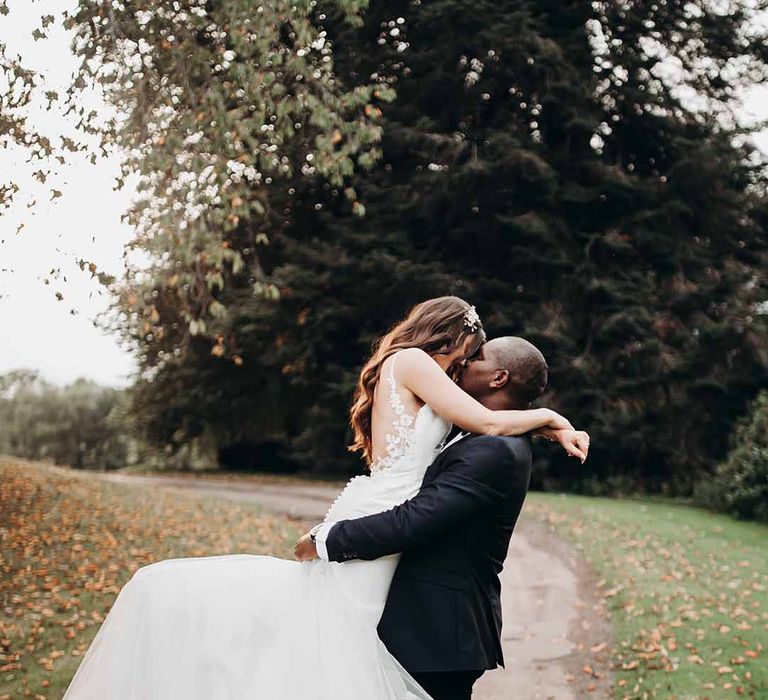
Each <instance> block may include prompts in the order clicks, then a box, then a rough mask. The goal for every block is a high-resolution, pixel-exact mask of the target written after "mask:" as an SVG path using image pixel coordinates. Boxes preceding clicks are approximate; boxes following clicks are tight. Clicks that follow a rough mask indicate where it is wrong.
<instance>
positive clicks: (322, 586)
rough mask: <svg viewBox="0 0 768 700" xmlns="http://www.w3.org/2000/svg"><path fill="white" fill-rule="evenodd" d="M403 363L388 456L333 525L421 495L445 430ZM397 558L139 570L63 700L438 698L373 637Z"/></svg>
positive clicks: (236, 560) (235, 560)
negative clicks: (404, 384)
mask: <svg viewBox="0 0 768 700" xmlns="http://www.w3.org/2000/svg"><path fill="white" fill-rule="evenodd" d="M396 357H397V353H396V354H394V355H392V356H391V357H390V358H388V359H387V360H386V361H385V365H387V364H388V365H389V366H388V367H386V368H384V367H382V370H383V371H382V377H384V375H386V386H381V387H380V389H386V390H387V394H388V396H387V397H386V398H388V399H389V401H388V405H387V407H386V409H388V410H387V411H386V413H387V414H391V417H390V419H388V421H387V423H389V424H391V429H390V430H389V431H387V433H388V434H387V437H386V445H387V450H386V452H385V454H384V455H382V456H381V457H380V458H379V459H377V460H376V462H375V464H374V465H373V468H372V470H371V475H370V476H357V477H355V478H353V479H352V480H350V481H349V483H348V484H347V486H346V487H345V488H344V490H343V491H342V492H341V494H340V495H339V497H338V498H337V499H336V501H335V502H334V504H333V505H332V506H331V508H330V510H329V511H328V514H327V516H326V521H336V520H341V519H346V518H356V517H360V516H363V515H369V514H371V513H378V512H381V511H383V510H388V509H389V508H391V507H393V506H395V505H397V504H399V503H402V502H403V501H405V500H407V499H408V498H411V497H412V496H414V495H415V494H416V492H417V491H418V490H419V488H420V486H421V482H422V479H423V477H424V473H425V471H426V469H427V467H428V466H429V465H430V464H431V462H432V460H433V458H434V457H435V456H436V454H437V452H438V450H439V446H440V444H441V443H442V442H443V440H444V439H445V437H446V435H447V433H448V430H449V428H450V424H449V423H448V422H446V421H445V420H444V419H443V418H441V417H440V416H438V415H437V414H436V413H435V412H434V411H432V409H431V408H430V407H429V406H426V405H425V406H422V407H421V408H420V409H419V410H418V412H416V413H415V414H412V413H409V411H408V410H407V409H406V408H405V406H404V404H403V402H402V400H401V395H400V392H399V389H398V384H397V382H396V379H395V373H394V367H395V359H396ZM382 415H384V414H382ZM398 556H399V555H392V556H387V557H383V558H381V559H378V560H376V561H351V562H345V563H333V562H326V561H321V560H315V561H312V562H305V563H299V562H296V561H289V560H286V559H278V558H275V557H268V556H261V555H252V554H232V555H222V556H210V557H192V558H179V559H167V560H164V561H160V562H156V563H153V564H149V565H148V566H144V567H142V568H140V569H138V570H137V571H136V572H135V573H134V575H133V577H132V578H131V579H130V580H129V581H128V583H126V584H125V586H124V587H123V588H122V590H121V591H120V593H119V595H118V596H117V598H116V599H115V602H114V604H113V606H112V609H111V610H110V612H109V614H108V615H107V617H106V619H105V620H104V622H103V624H102V626H101V628H100V629H99V631H98V633H97V635H96V637H95V638H94V640H93V643H92V644H91V646H90V647H89V649H88V651H87V653H86V654H85V656H84V657H83V660H82V662H81V664H80V667H79V668H78V670H77V672H76V674H75V676H74V678H73V679H72V682H71V683H70V686H69V688H68V689H67V692H66V693H65V695H64V699H63V700H362V699H365V700H429V698H430V696H429V695H428V694H427V693H426V692H425V691H424V690H423V689H422V688H421V687H420V686H419V685H418V684H417V683H416V682H415V681H414V680H413V679H412V678H411V676H410V675H409V674H408V673H407V672H406V671H405V670H404V669H403V668H402V666H401V665H400V664H399V663H398V662H397V660H396V659H395V658H394V657H393V656H392V655H391V654H390V653H389V652H388V651H387V649H386V647H385V646H384V644H383V643H382V642H381V641H380V640H379V637H378V635H377V633H376V626H377V624H378V621H379V618H380V617H381V613H382V611H383V609H384V603H385V600H386V597H387V592H388V590H389V585H390V582H391V580H392V575H393V573H394V570H395V567H396V565H397V561H398ZM429 643H430V640H428V639H425V640H424V644H429Z"/></svg>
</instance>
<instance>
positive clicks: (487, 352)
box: [459, 336, 548, 410]
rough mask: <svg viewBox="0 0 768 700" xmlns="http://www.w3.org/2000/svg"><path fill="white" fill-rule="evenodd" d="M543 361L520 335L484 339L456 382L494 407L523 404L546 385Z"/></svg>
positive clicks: (546, 371) (505, 407) (525, 405)
mask: <svg viewBox="0 0 768 700" xmlns="http://www.w3.org/2000/svg"><path fill="white" fill-rule="evenodd" d="M547 377H548V370H547V361H546V360H545V359H544V355H542V354H541V352H540V351H539V349H538V348H537V347H536V346H535V345H532V344H531V343H529V342H528V341H527V340H524V339H523V338H518V337H515V336H505V337H502V338H494V339H493V340H489V341H488V342H487V343H485V344H484V345H483V346H482V347H481V348H480V350H479V351H478V353H477V355H475V356H474V357H473V358H472V359H471V360H469V361H468V362H467V364H466V366H465V367H464V370H463V371H462V373H461V377H460V378H459V386H461V388H462V389H464V391H466V392H467V393H469V394H471V395H472V396H474V397H475V398H476V399H477V400H478V401H479V402H480V403H482V404H483V405H485V406H487V407H488V408H492V409H494V410H500V409H510V408H527V407H528V406H529V405H530V403H531V402H532V401H534V400H535V399H536V398H538V397H539V396H540V395H541V393H542V392H543V391H544V388H545V387H546V386H547Z"/></svg>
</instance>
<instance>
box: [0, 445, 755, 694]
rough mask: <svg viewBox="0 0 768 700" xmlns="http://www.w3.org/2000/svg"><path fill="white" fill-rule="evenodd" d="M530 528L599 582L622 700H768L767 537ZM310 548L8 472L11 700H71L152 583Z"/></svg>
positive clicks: (65, 477)
mask: <svg viewBox="0 0 768 700" xmlns="http://www.w3.org/2000/svg"><path fill="white" fill-rule="evenodd" d="M201 478H204V477H201ZM253 480H254V482H258V481H259V479H257V478H256V477H254V478H253ZM524 516H525V517H535V518H538V519H541V520H543V521H544V522H545V523H547V524H548V525H549V527H550V529H551V530H552V531H554V532H556V533H557V534H559V535H561V536H562V537H563V538H565V539H566V540H570V541H571V542H573V543H574V546H575V547H576V548H577V549H578V550H579V551H580V552H581V553H582V554H583V556H584V557H585V558H586V559H587V560H588V561H589V562H590V563H591V565H592V566H593V567H594V568H595V570H596V571H597V572H598V573H599V575H600V576H601V581H600V583H599V587H600V593H601V594H602V596H604V598H605V599H606V603H607V605H608V607H609V610H610V612H611V622H612V624H613V627H614V640H613V643H614V644H613V648H612V649H610V652H611V655H612V658H613V664H614V667H615V674H616V681H617V685H616V698H617V700H623V699H626V700H641V699H645V698H665V699H667V700H693V699H695V700H719V699H720V698H723V699H725V698H739V697H744V698H761V699H763V700H768V659H767V657H766V654H767V653H768V652H766V649H765V648H764V647H765V646H768V527H765V526H760V525H755V524H750V523H740V522H737V521H734V520H732V519H730V518H727V517H725V516H720V515H713V514H710V513H707V512H705V511H702V510H698V509H695V508H689V507H686V506H681V505H672V504H667V503H659V502H649V501H643V500H635V499H624V500H612V499H605V498H587V497H580V496H572V495H554V494H541V493H531V494H530V495H529V497H528V499H527V501H526V505H525V513H524ZM297 534H298V533H297V531H296V530H295V528H294V526H293V525H292V523H291V522H290V521H289V520H287V519H285V518H280V517H275V516H271V515H266V514H264V513H263V512H262V511H260V510H259V509H258V508H257V507H255V506H250V505H248V504H238V503H235V502H233V501H230V500H224V499H219V498H216V497H214V496H208V495H203V494H199V493H195V492H189V493H187V492H180V491H167V490H164V489H157V490H153V489H148V488H126V487H125V486H123V485H120V484H110V483H106V482H103V481H100V480H95V479H91V478H89V477H88V476H87V475H85V476H81V475H77V474H73V473H71V472H67V471H65V470H61V469H56V468H51V467H46V466H44V465H41V464H39V463H30V462H25V461H23V460H14V459H7V458H2V457H0V572H2V577H0V700H16V699H17V698H24V697H33V698H44V699H46V700H57V699H58V698H61V696H62V694H63V692H64V689H65V688H66V685H67V683H68V682H69V679H70V678H71V677H72V675H73V673H74V672H75V669H76V668H77V664H78V663H79V661H80V657H81V656H82V654H83V653H84V652H85V650H86V649H87V648H88V645H89V644H90V641H91V639H92V638H93V636H94V634H95V633H96V631H97V629H98V627H99V625H100V624H101V622H102V620H103V619H104V616H105V615H106V613H107V611H108V610H109V606H110V605H111V604H112V602H113V600H114V598H115V595H116V594H117V592H118V591H119V590H120V587H121V586H122V585H123V584H124V583H125V582H126V581H127V580H128V579H129V578H130V577H131V575H132V574H133V572H134V571H135V570H136V569H137V568H138V567H140V566H143V565H144V564H147V563H150V562H152V561H157V560H159V559H166V558H169V557H178V556H206V555H209V554H226V553H235V552H250V553H267V554H276V555H278V556H285V557H290V549H291V546H292V543H293V541H294V539H295V537H296V535H297ZM595 641H596V642H602V641H604V640H595ZM580 700H581V699H580Z"/></svg>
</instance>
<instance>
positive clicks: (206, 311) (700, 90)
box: [69, 0, 768, 493]
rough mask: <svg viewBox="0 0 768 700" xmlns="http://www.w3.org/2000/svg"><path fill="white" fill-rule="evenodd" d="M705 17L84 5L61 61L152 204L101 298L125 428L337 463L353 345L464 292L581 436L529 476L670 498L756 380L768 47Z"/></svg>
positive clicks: (722, 445) (676, 8)
mask: <svg viewBox="0 0 768 700" xmlns="http://www.w3.org/2000/svg"><path fill="white" fill-rule="evenodd" d="M727 10H728V11H727V12H726V11H724V10H723V8H722V7H721V6H720V5H718V4H716V3H711V2H708V1H706V0H696V1H694V2H686V3H678V2H674V1H671V0H658V1H657V2H653V3H640V4H631V3H622V4H617V3H611V2H590V3H584V2H569V3H565V4H563V3H554V2H551V1H549V0H535V1H534V0H520V1H517V2H514V3H492V2H490V1H486V0H479V1H478V2H475V3H466V2H460V1H459V0H438V1H437V2H430V3H419V2H410V1H405V0H396V1H395V2H387V3H383V2H372V3H370V5H367V6H365V7H363V6H362V5H361V4H359V3H355V2H350V3H347V2H342V0H338V2H335V3H326V4H324V5H317V4H314V3H292V4H291V3H283V2H280V1H278V2H270V3H263V4H262V5H260V6H256V9H255V10H254V6H253V4H252V3H247V2H243V1H242V0H233V1H232V2H228V3H217V2H202V1H200V2H198V1H196V0H194V1H193V0H187V1H186V2H179V3H174V4H173V5H169V4H167V3H158V2H145V3H144V4H143V5H142V7H141V8H140V9H139V11H136V8H135V7H132V6H131V7H125V6H123V5H121V4H119V3H104V2H97V1H96V0H91V1H86V0H81V2H80V3H79V5H78V10H77V12H76V13H74V14H73V15H72V16H71V17H70V18H69V23H70V26H71V27H72V28H73V29H74V30H75V31H76V32H77V42H76V48H77V51H78V53H79V54H80V55H81V56H82V57H83V71H82V79H83V80H84V81H86V82H87V80H96V81H99V82H100V83H102V84H104V85H105V86H106V88H107V90H108V93H109V95H110V96H111V99H112V101H113V102H114V104H115V105H117V106H118V107H119V108H120V110H121V112H122V113H123V114H125V115H126V118H125V119H124V120H123V121H121V122H119V123H118V122H115V123H114V124H111V125H108V128H107V129H106V130H102V131H99V133H103V134H104V139H105V140H104V143H105V144H115V145H121V146H122V147H124V148H126V149H127V151H128V153H129V157H128V160H127V161H126V171H125V176H126V177H127V175H128V174H129V173H131V172H133V173H139V174H140V176H141V178H142V183H143V185H142V191H143V192H144V194H145V196H144V197H143V198H142V199H141V200H140V201H139V202H138V203H137V205H136V207H135V208H134V209H133V210H132V211H131V212H130V213H129V220H130V221H131V222H132V223H133V224H134V225H135V226H136V229H137V237H136V240H135V241H134V242H133V243H132V246H133V247H134V248H136V249H138V250H140V251H142V252H143V253H144V254H145V256H146V258H147V259H148V260H149V264H148V265H147V266H146V267H145V269H144V270H134V271H132V272H131V273H130V274H129V275H128V278H127V279H126V280H125V282H124V284H122V285H120V286H119V287H118V288H117V289H116V291H117V292H118V294H119V302H118V305H117V309H118V310H119V311H121V312H122V315H121V316H120V317H119V318H118V325H119V327H120V328H121V329H122V331H123V333H124V334H125V335H126V337H128V338H130V339H131V340H132V341H133V342H134V343H135V344H136V347H137V348H138V351H139V353H140V361H141V370H142V372H141V376H140V377H139V378H138V380H137V384H136V387H134V390H133V409H134V413H135V414H136V415H137V416H138V415H140V416H141V427H142V431H143V433H144V435H145V436H147V437H148V439H151V440H153V441H154V442H155V443H156V444H157V445H170V447H171V449H179V448H182V447H183V446H185V445H189V444H191V443H193V442H194V441H197V440H204V441H210V440H212V439H213V440H215V441H217V442H218V445H219V452H220V454H224V453H228V454H236V455H240V457H238V460H239V461H240V462H244V463H247V464H252V465H253V464H256V465H260V464H262V462H263V461H265V460H263V459H262V458H261V457H259V456H258V455H262V456H263V455H265V454H268V455H271V458H275V455H277V456H278V457H279V458H280V459H282V460H284V462H285V463H289V464H290V463H298V464H301V465H304V466H307V467H310V468H312V469H317V470H337V471H353V470H355V469H357V468H359V465H357V463H356V461H355V460H354V459H353V458H350V457H349V455H347V454H346V453H345V451H344V446H345V444H347V442H348V438H349V435H348V432H347V428H346V411H347V408H348V405H349V402H350V398H351V392H352V387H353V384H354V379H355V376H356V374H357V371H358V370H359V367H360V364H361V362H362V360H363V359H364V357H365V355H366V354H367V353H368V351H369V349H370V344H371V342H372V341H373V339H374V338H375V337H376V336H377V335H378V334H380V333H381V332H382V331H383V330H384V329H386V327H387V326H388V325H389V324H391V323H392V322H394V321H395V320H396V319H397V318H399V317H400V316H401V315H402V314H403V313H404V311H405V310H406V309H407V307H408V306H410V305H411V304H412V303H415V302H417V301H420V300H421V299H423V298H426V297H428V296H434V295H439V294H445V293H457V294H459V295H462V296H466V297H467V298H468V299H470V300H471V301H472V302H473V303H475V304H476V305H477V307H478V309H479V311H480V312H481V315H482V316H483V319H484V322H485V324H486V326H487V328H488V329H489V331H490V332H491V334H493V335H498V334H510V333H511V334H519V335H524V336H525V337H527V338H529V339H531V340H532V341H533V342H535V343H536V344H537V345H539V346H540V347H541V348H542V350H543V351H544V352H545V354H546V355H547V357H548V359H549V360H550V365H551V370H552V372H551V374H552V384H551V387H550V390H549V392H548V394H547V395H546V396H545V402H546V403H548V404H549V405H552V406H554V407H556V408H559V409H560V410H562V411H564V412H565V413H566V414H568V415H569V416H570V417H572V418H573V420H574V421H575V422H576V423H578V424H579V425H581V426H583V427H585V428H587V429H588V430H589V431H590V432H591V433H592V434H593V449H592V455H591V458H590V460H589V462H588V464H587V466H586V468H585V469H583V470H580V471H578V472H574V469H573V464H572V463H571V462H569V461H567V460H566V459H564V458H563V457H561V456H560V455H559V454H554V453H553V454H552V455H550V456H549V457H550V458H549V459H548V460H547V462H546V464H542V465H540V468H539V469H537V471H536V483H537V485H544V486H555V485H561V484H563V483H570V484H571V485H573V486H574V487H578V488H581V489H584V490H591V491H605V490H610V489H612V488H617V487H623V486H629V487H641V488H645V489H648V490H667V491H669V490H671V491H674V492H677V493H689V492H690V491H691V488H692V485H693V483H694V481H695V480H696V479H697V478H699V477H700V476H701V475H703V474H707V473H711V471H712V469H713V465H714V464H715V463H716V461H717V460H718V459H719V458H720V457H722V455H723V454H724V453H725V450H726V445H727V435H728V434H729V432H730V429H731V426H732V424H733V421H734V418H735V417H736V416H738V415H739V414H741V413H743V412H744V410H745V407H746V405H747V402H748V401H749V400H750V399H751V398H752V397H753V396H754V395H755V394H756V392H757V390H758V389H759V388H760V387H761V386H764V385H765V383H766V379H767V378H768V374H767V372H766V368H767V366H768V359H767V358H766V352H765V347H766V333H767V330H766V317H765V314H763V313H761V309H764V303H763V302H764V301H765V299H766V296H767V290H766V283H765V279H764V277H763V276H762V275H761V274H760V271H761V269H764V266H765V263H766V228H765V226H766V207H765V169H764V164H763V163H762V160H761V158H760V157H759V154H758V153H757V152H756V150H755V149H754V147H753V146H752V143H751V141H750V139H749V138H748V137H749V133H750V131H751V130H753V129H755V128H757V125H753V126H752V127H750V126H749V125H745V124H742V123H741V122H740V121H739V120H738V119H737V116H736V114H737V111H738V96H739V95H740V94H741V92H743V90H744V89H745V88H746V87H747V86H748V85H749V84H751V83H754V82H756V81H762V80H764V79H765V78H766V58H767V56H766V49H765V47H766V45H767V44H766V36H765V30H764V29H762V28H761V25H760V24H759V23H758V22H753V21H752V20H753V18H754V16H755V14H754V13H755V12H756V11H758V10H759V8H755V7H753V6H752V5H751V4H749V3H746V2H734V3H730V4H729V6H728V8H727ZM254 12H256V13H258V16H259V17H261V18H262V20H261V21H259V22H256V21H255V20H254ZM395 90H396V99H393V98H394V97H395ZM297 125H301V126H300V127H297ZM94 129H96V127H94ZM761 304H762V306H761ZM224 360H226V361H224ZM229 360H232V362H230V361H229ZM212 436H213V437H212ZM260 450H261V451H260ZM248 454H250V455H251V457H250V458H248V457H247V455H248ZM243 455H245V457H243ZM254 455H257V456H254ZM265 459H266V458H265ZM272 466H274V464H273V465H272Z"/></svg>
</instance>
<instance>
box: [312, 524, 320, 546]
mask: <svg viewBox="0 0 768 700" xmlns="http://www.w3.org/2000/svg"><path fill="white" fill-rule="evenodd" d="M322 526H323V524H322V523H320V524H319V525H315V526H314V527H313V528H312V529H311V530H310V531H309V541H310V542H312V543H313V544H317V533H318V531H319V530H320V528H321V527H322Z"/></svg>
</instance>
